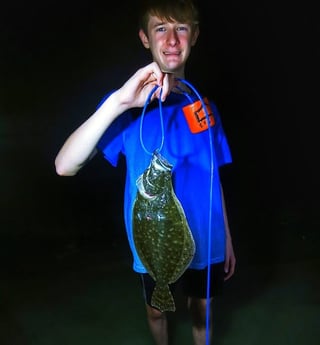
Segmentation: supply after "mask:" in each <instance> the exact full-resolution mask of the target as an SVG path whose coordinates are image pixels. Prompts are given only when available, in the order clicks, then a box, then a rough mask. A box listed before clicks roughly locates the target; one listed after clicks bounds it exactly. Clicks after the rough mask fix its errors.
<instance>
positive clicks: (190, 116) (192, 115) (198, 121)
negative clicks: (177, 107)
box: [182, 97, 215, 133]
mask: <svg viewBox="0 0 320 345" xmlns="http://www.w3.org/2000/svg"><path fill="white" fill-rule="evenodd" d="M203 102H204V104H205V106H206V109H207V112H208V115H209V122H210V127H212V126H213V125H214V124H215V120H214V116H213V112H212V110H211V107H210V103H209V101H208V99H207V98H206V97H205V98H204V99H203ZM182 110H183V113H184V116H185V118H186V120H187V122H188V125H189V128H190V131H191V133H200V132H202V131H205V130H206V129H208V119H207V115H206V111H205V110H204V108H203V106H202V102H201V101H200V100H198V101H196V102H194V103H192V104H188V105H186V106H184V107H183V108H182Z"/></svg>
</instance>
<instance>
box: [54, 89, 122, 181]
mask: <svg viewBox="0 0 320 345" xmlns="http://www.w3.org/2000/svg"><path fill="white" fill-rule="evenodd" d="M124 110H125V109H124V108H123V111H124ZM121 111H122V107H121V105H120V104H119V102H118V96H117V91H116V92H115V93H114V94H111V95H110V97H109V98H108V99H107V100H106V101H105V102H104V103H103V104H102V105H101V107H100V108H99V109H98V110H97V111H96V112H95V113H94V114H93V115H92V116H90V117H89V118H88V119H87V120H86V121H85V122H84V123H83V124H82V125H81V126H80V127H78V128H77V129H76V130H75V131H74V132H73V133H72V134H71V135H70V136H69V137H68V139H67V140H66V141H65V143H64V145H63V146H62V148H61V149H60V151H59V153H58V155H57V157H56V159H55V166H56V172H57V174H59V175H62V176H73V175H76V174H77V172H78V171H79V170H80V169H81V168H82V167H83V166H84V165H85V164H86V162H87V161H88V160H90V158H91V157H92V156H93V155H94V154H95V152H96V145H97V143H98V141H99V139H100V138H101V136H102V135H103V133H104V132H105V131H106V129H107V128H108V127H109V126H110V124H111V123H112V122H113V121H114V119H115V118H116V117H117V116H118V115H119V114H120V113H121Z"/></svg>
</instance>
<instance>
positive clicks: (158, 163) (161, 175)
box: [142, 151, 172, 196]
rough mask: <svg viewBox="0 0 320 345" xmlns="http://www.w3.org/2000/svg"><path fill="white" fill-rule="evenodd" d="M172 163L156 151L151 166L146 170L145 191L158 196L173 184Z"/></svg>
mask: <svg viewBox="0 0 320 345" xmlns="http://www.w3.org/2000/svg"><path fill="white" fill-rule="evenodd" d="M171 171H172V165H171V164H170V163H169V162H168V161H167V160H166V159H165V158H164V157H162V156H161V155H160V153H159V152H157V151H155V152H154V153H153V156H152V160H151V163H150V165H149V167H148V168H147V169H146V170H145V172H144V173H143V177H142V183H143V187H144V191H145V193H147V194H148V195H150V196H156V195H159V194H161V193H163V191H164V190H165V189H166V188H168V187H170V186H171Z"/></svg>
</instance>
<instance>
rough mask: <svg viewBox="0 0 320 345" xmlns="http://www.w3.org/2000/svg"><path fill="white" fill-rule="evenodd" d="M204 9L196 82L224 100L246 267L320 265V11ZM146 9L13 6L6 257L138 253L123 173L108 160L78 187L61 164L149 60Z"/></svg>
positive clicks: (193, 64) (232, 205) (279, 6)
mask: <svg viewBox="0 0 320 345" xmlns="http://www.w3.org/2000/svg"><path fill="white" fill-rule="evenodd" d="M200 9H201V10H202V23H201V26H200V30H201V34H200V37H199V41H198V44H197V46H196V47H195V48H194V51H193V52H192V55H191V58H190V62H189V64H188V66H187V74H186V79H188V80H190V81H192V82H193V84H194V85H196V86H197V87H198V88H199V90H201V92H203V93H204V94H205V95H208V96H210V97H211V98H213V99H214V100H215V102H216V103H217V105H218V107H219V109H220V113H221V115H222V120H223V123H224V127H225V131H226V133H227V135H228V138H229V143H230V146H231V149H232V153H233V159H234V163H233V164H232V166H230V167H228V168H226V169H224V171H223V180H224V181H223V182H224V188H225V193H226V200H227V205H228V210H229V214H230V223H231V228H232V233H233V237H234V241H235V247H236V251H237V256H238V261H240V262H241V261H243V262H244V261H245V262H246V261H249V262H253V261H257V260H265V259H267V260H270V259H272V260H275V261H278V260H300V259H310V258H311V259H312V258H314V257H317V256H318V253H317V247H318V244H319V231H318V230H319V216H318V213H319V196H318V193H319V167H318V166H319V164H318V149H319V144H318V138H319V135H318V121H317V119H318V115H319V106H318V91H319V83H318V72H319V71H318V64H319V58H320V52H319V49H320V48H319V21H318V18H317V14H316V13H317V11H316V10H315V8H312V7H311V6H309V5H308V4H307V2H305V1H304V2H295V3H292V2H291V3H288V2H284V1H283V2H281V1H275V0H271V1H258V2H257V1H241V2H239V1H228V2H225V1H220V2H217V1H213V2H211V1H200ZM134 10H135V1H129V0H126V1H121V3H120V2H119V3H117V4H115V3H112V4H110V3H108V2H106V1H103V2H99V1H96V0H91V1H81V2H76V1H64V2H57V1H52V0H51V1H50V0H49V1H45V2H40V1H22V0H18V1H17V0H16V1H11V2H10V3H5V4H3V5H2V9H1V20H0V39H1V48H0V59H1V60H0V62H1V70H0V72H1V78H0V82H1V84H0V87H1V89H0V92H1V94H0V96H1V102H0V155H1V156H0V191H1V205H0V207H1V208H0V210H1V216H0V242H1V248H2V249H1V254H2V255H3V254H5V255H6V254H8V255H12V256H13V255H14V256H15V260H19V258H20V259H21V260H24V258H25V255H29V254H30V255H31V254H32V253H38V252H39V253H41V250H43V251H45V250H46V249H45V248H47V246H48V244H49V245H50V244H54V245H56V246H58V247H59V246H61V247H64V248H66V249H64V250H69V249H70V248H71V249H72V248H73V249H74V248H75V247H76V248H80V247H81V246H84V245H87V244H88V243H91V244H93V245H97V246H98V245H99V246H100V248H102V249H103V250H106V251H107V250H109V249H114V248H119V250H122V248H123V249H124V252H127V250H128V248H127V243H126V237H125V233H124V229H123V220H122V193H123V178H124V171H123V166H121V167H120V168H119V169H114V168H111V167H110V166H109V165H108V164H107V163H106V162H105V161H103V159H102V158H101V157H97V158H96V159H95V160H94V161H92V162H91V164H89V165H88V166H86V167H85V168H84V169H83V170H82V171H81V172H80V173H79V174H78V175H77V176H75V177H72V178H67V177H59V176H57V175H56V173H55V169H54V159H55V156H56V154H57V152H58V150H59V148H60V147H61V145H62V144H63V142H64V140H65V139H66V137H67V136H68V135H69V134H70V133H71V132H72V131H73V130H74V129H75V128H76V127H77V126H78V125H80V124H81V123H82V121H84V120H85V119H86V118H87V117H88V116H89V115H90V114H91V113H92V112H93V111H94V109H95V107H96V105H97V103H98V102H99V101H100V99H101V98H102V97H103V95H104V94H105V93H106V92H108V91H109V90H110V89H111V88H114V87H119V86H120V85H121V84H122V83H123V82H124V81H125V80H126V79H127V78H128V76H129V75H131V74H132V73H134V71H135V70H136V69H137V68H138V67H140V66H142V65H144V64H146V63H147V62H148V61H149V55H148V53H147V52H146V51H144V48H143V47H142V45H141V43H140V42H139V40H138V35H137V27H136V25H137V23H136V22H135V15H134ZM68 248H69V249H68ZM71 249H70V250H71ZM22 253H23V254H22Z"/></svg>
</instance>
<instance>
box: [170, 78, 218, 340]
mask: <svg viewBox="0 0 320 345" xmlns="http://www.w3.org/2000/svg"><path fill="white" fill-rule="evenodd" d="M177 79H178V80H179V81H181V82H182V83H184V84H185V85H187V86H188V87H190V89H191V90H192V91H193V92H194V93H195V94H196V96H197V97H198V99H199V100H200V101H201V104H202V107H203V109H204V111H205V114H206V119H207V122H208V133H209V143H210V145H209V147H210V194H209V231H208V271H207V304H206V344H207V345H209V343H210V334H209V329H210V279H211V269H210V267H211V226H212V198H213V197H212V193H213V172H214V164H213V145H212V133H211V126H210V118H209V114H208V110H207V107H206V105H205V103H204V101H203V99H202V97H201V96H200V94H199V92H198V91H197V90H196V88H195V87H194V86H193V85H192V84H190V83H189V82H188V81H186V80H185V79H179V78H177Z"/></svg>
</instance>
